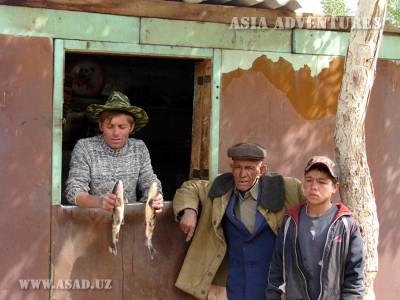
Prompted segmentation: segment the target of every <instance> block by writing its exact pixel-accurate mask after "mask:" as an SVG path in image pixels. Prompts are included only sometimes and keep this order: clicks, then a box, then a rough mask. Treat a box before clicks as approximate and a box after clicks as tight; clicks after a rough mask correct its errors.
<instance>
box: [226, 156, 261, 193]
mask: <svg viewBox="0 0 400 300" xmlns="http://www.w3.org/2000/svg"><path fill="white" fill-rule="evenodd" d="M230 166H231V168H232V173H233V177H234V180H235V185H236V188H237V189H238V190H239V191H240V192H246V191H248V190H249V189H250V188H251V187H252V186H253V185H254V184H255V183H256V181H257V179H258V178H260V177H261V176H262V174H264V172H265V171H266V170H267V166H266V165H265V164H263V162H262V161H259V160H247V159H243V160H242V159H234V160H233V161H232V163H231V165H230Z"/></svg>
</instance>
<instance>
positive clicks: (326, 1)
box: [321, 0, 400, 16]
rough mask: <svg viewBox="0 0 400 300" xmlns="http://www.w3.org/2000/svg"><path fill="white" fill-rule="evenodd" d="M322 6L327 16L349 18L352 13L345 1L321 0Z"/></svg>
mask: <svg viewBox="0 0 400 300" xmlns="http://www.w3.org/2000/svg"><path fill="white" fill-rule="evenodd" d="M392 1H400V0H392ZM321 5H322V9H323V11H324V13H325V14H327V15H336V16H347V15H348V14H349V12H350V9H349V8H348V7H347V6H346V3H345V1H344V0H321Z"/></svg>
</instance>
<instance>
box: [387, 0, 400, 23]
mask: <svg viewBox="0 0 400 300" xmlns="http://www.w3.org/2000/svg"><path fill="white" fill-rule="evenodd" d="M387 19H388V20H389V21H391V22H392V24H393V25H395V26H400V0H388V2H387Z"/></svg>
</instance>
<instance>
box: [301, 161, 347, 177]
mask: <svg viewBox="0 0 400 300" xmlns="http://www.w3.org/2000/svg"><path fill="white" fill-rule="evenodd" d="M315 165H322V166H325V167H326V168H327V169H328V170H329V173H331V175H332V177H334V178H337V179H339V177H340V169H339V165H338V164H337V163H336V162H335V161H333V160H332V159H330V158H329V157H328V156H313V157H311V159H310V160H309V161H308V163H307V165H306V168H305V170H304V171H305V172H307V171H308V170H310V169H311V167H312V166H315Z"/></svg>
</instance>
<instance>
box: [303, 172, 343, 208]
mask: <svg viewBox="0 0 400 300" xmlns="http://www.w3.org/2000/svg"><path fill="white" fill-rule="evenodd" d="M338 189H339V183H338V182H337V183H333V181H332V177H331V176H329V175H328V174H327V173H325V172H322V171H320V170H317V169H314V170H310V171H308V172H307V173H306V174H305V175H304V192H305V194H306V196H307V199H308V203H309V204H311V205H313V204H315V205H318V204H326V203H328V202H330V201H331V197H332V194H334V193H336V191H337V190H338Z"/></svg>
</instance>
